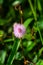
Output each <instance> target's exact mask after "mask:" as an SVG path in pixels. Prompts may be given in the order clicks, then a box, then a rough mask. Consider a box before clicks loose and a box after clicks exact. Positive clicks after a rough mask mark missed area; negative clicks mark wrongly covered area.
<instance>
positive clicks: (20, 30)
mask: <svg viewBox="0 0 43 65" xmlns="http://www.w3.org/2000/svg"><path fill="white" fill-rule="evenodd" d="M13 30H14V35H15V36H16V37H17V38H22V37H23V35H24V34H25V32H26V29H25V27H24V25H23V24H18V23H14V25H13Z"/></svg>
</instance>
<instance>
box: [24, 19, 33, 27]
mask: <svg viewBox="0 0 43 65" xmlns="http://www.w3.org/2000/svg"><path fill="white" fill-rule="evenodd" d="M32 20H33V18H29V19H27V20H26V21H25V22H24V26H25V27H26V28H27V27H28V25H29V24H30V23H31V22H32Z"/></svg>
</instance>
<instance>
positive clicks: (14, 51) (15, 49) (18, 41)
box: [6, 39, 21, 65]
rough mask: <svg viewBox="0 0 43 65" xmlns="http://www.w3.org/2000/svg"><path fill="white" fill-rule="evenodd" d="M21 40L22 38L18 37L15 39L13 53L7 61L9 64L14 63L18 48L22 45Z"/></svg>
mask: <svg viewBox="0 0 43 65" xmlns="http://www.w3.org/2000/svg"><path fill="white" fill-rule="evenodd" d="M20 42H21V40H18V39H16V40H15V41H14V45H13V47H12V51H11V54H10V56H9V58H8V61H7V64H6V65H11V64H12V63H13V60H14V58H15V55H16V53H17V50H18V48H19V46H20Z"/></svg>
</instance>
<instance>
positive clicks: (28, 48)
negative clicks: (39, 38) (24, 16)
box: [27, 41, 35, 51]
mask: <svg viewBox="0 0 43 65" xmlns="http://www.w3.org/2000/svg"><path fill="white" fill-rule="evenodd" d="M34 46H35V43H34V42H32V41H29V42H28V43H27V51H31V50H32V49H33V47H34Z"/></svg>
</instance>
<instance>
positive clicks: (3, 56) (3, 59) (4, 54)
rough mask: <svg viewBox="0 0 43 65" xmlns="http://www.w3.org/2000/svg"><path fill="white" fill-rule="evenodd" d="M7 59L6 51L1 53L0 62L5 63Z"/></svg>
mask: <svg viewBox="0 0 43 65" xmlns="http://www.w3.org/2000/svg"><path fill="white" fill-rule="evenodd" d="M5 57H6V51H0V62H1V63H4V61H5Z"/></svg>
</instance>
